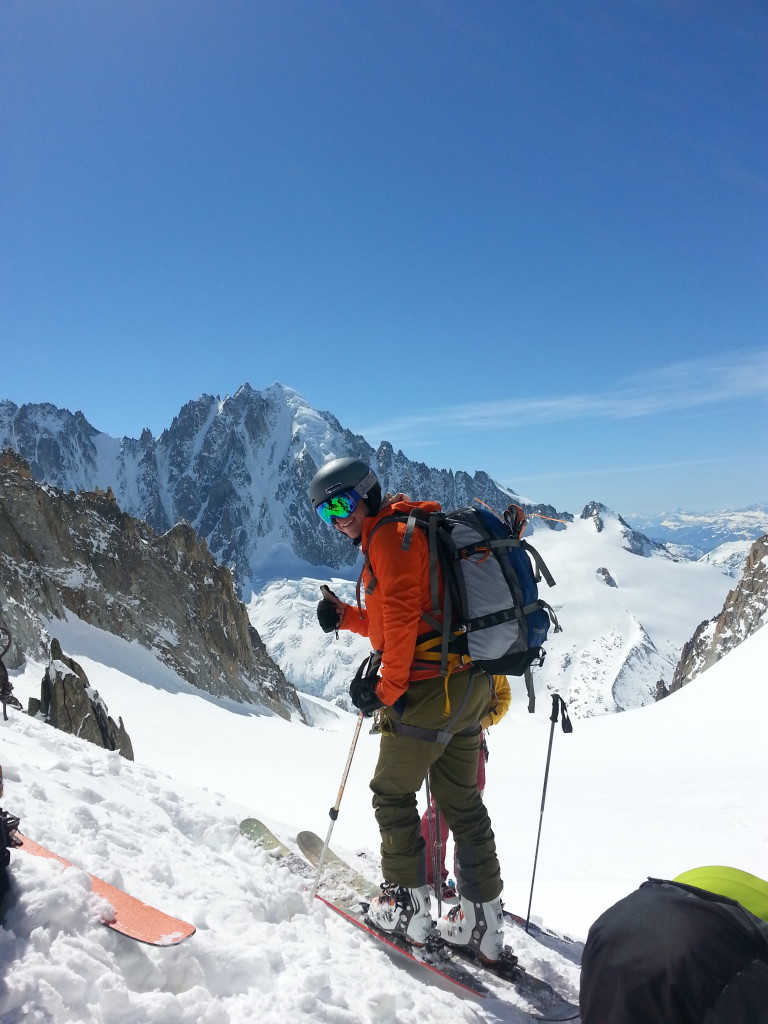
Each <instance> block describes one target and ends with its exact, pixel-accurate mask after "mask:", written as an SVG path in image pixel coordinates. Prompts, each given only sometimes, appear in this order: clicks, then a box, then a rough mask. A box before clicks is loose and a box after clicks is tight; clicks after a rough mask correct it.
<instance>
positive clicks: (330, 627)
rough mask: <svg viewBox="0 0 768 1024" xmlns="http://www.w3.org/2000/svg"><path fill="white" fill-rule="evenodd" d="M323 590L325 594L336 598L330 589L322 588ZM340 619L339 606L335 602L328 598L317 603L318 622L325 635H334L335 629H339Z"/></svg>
mask: <svg viewBox="0 0 768 1024" xmlns="http://www.w3.org/2000/svg"><path fill="white" fill-rule="evenodd" d="M321 589H322V590H323V592H324V593H328V594H331V595H332V596H333V597H336V595H335V594H334V593H333V591H332V590H331V589H330V588H329V587H322V588H321ZM339 618H340V615H339V606H338V605H337V604H336V603H335V602H333V601H330V600H329V599H328V598H327V597H324V598H323V599H322V601H318V602H317V621H318V622H319V623H320V629H322V631H323V632H324V633H333V631H334V630H335V629H338V628H339Z"/></svg>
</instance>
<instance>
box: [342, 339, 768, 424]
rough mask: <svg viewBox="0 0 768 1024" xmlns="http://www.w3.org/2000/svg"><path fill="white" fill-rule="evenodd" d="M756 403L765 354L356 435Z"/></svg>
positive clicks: (439, 413) (429, 414) (490, 404)
mask: <svg viewBox="0 0 768 1024" xmlns="http://www.w3.org/2000/svg"><path fill="white" fill-rule="evenodd" d="M759 397H768V350H759V351H754V350H752V351H748V352H735V353H734V352H730V353H724V354H723V355H722V356H717V357H713V356H709V357H707V358H702V359H699V360H688V361H685V362H678V363H672V364H670V365H668V366H663V367H658V368H655V369H650V370H646V371H644V372H643V373H639V374H635V375H633V376H632V377H630V378H628V379H626V380H624V381H621V382H619V386H617V388H616V389H615V390H613V391H603V392H595V393H594V394H588V393H577V394H571V395H568V394H565V395H558V396H557V397H553V398H521V397H519V396H516V397H514V398H508V399H497V400H495V401H482V402H469V403H467V404H466V405H451V406H436V407H435V408H434V409H425V410H422V411H421V412H419V413H414V414H409V415H407V416H399V417H393V418H392V419H391V420H387V421H381V422H378V423H371V424H367V425H364V426H362V427H361V428H360V433H361V434H363V436H364V437H368V438H386V439H387V440H389V441H395V440H398V439H400V438H401V437H406V436H408V437H412V436H413V432H414V431H417V430H418V431H419V432H421V433H422V435H423V433H424V432H425V431H429V432H430V433H432V434H433V435H434V434H435V433H450V432H453V431H456V430H461V431H467V430H487V429H489V428H492V427H495V426H498V424H499V422H500V421H501V420H503V421H504V422H505V423H506V424H507V426H525V425H527V426H531V425H533V424H537V423H563V422H568V421H570V420H580V419H604V420H620V419H622V420H623V419H638V418H642V417H645V416H659V415H660V414H663V413H674V412H684V411H686V410H692V409H697V408H702V407H704V406H710V405H716V404H721V403H726V402H737V401H744V400H746V399H752V398H759Z"/></svg>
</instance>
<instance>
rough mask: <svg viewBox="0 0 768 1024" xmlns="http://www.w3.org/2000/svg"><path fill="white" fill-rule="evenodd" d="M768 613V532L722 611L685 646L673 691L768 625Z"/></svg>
mask: <svg viewBox="0 0 768 1024" xmlns="http://www.w3.org/2000/svg"><path fill="white" fill-rule="evenodd" d="M767 614H768V534H765V535H763V536H762V537H759V538H758V539H757V540H756V541H755V542H754V544H753V545H752V547H751V548H750V551H749V554H748V555H747V560H746V564H745V567H744V572H743V574H742V577H741V580H740V581H739V584H738V586H736V587H735V588H734V589H733V590H731V591H730V592H729V593H728V596H727V597H726V599H725V601H724V603H723V608H722V611H721V612H720V613H719V614H718V615H716V616H714V617H713V618H712V619H709V620H708V621H706V622H702V623H701V625H700V626H699V627H698V629H697V630H696V632H695V633H694V635H693V637H692V638H691V639H690V640H689V641H688V643H686V644H685V645H684V647H683V650H682V653H681V655H680V661H679V662H678V664H677V667H676V669H675V672H674V675H673V677H672V682H671V684H670V686H669V692H670V693H672V692H674V691H675V690H679V689H680V687H681V686H685V685H686V684H687V683H690V682H691V680H693V679H695V678H696V676H699V675H701V673H702V672H705V671H706V670H707V669H708V668H709V667H710V666H711V665H714V664H715V663H716V662H718V661H719V660H720V659H721V658H722V657H723V656H724V655H725V654H727V653H728V651H730V650H732V649H733V648H734V647H738V645H739V644H740V643H742V641H744V640H746V638H747V637H748V636H751V634H752V633H754V632H755V631H756V630H758V629H760V628H762V627H763V626H764V625H765V621H766V615H767Z"/></svg>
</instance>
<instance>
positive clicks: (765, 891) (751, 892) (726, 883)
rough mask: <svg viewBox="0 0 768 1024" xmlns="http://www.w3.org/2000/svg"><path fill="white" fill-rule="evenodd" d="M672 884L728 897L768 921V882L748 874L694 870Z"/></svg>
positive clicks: (720, 870)
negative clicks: (679, 884)
mask: <svg viewBox="0 0 768 1024" xmlns="http://www.w3.org/2000/svg"><path fill="white" fill-rule="evenodd" d="M672 881H673V882H682V883H683V885H694V886H696V888H697V889H706V891H707V892H715V893H717V894H718V896H727V897H728V898H729V899H732V900H736V901H737V902H738V903H740V904H741V905H742V907H746V909H747V910H748V911H750V913H752V914H754V915H755V917H760V918H762V920H763V921H768V882H766V881H765V880H764V879H762V878H758V877H757V875H750V874H749V872H748V871H740V870H739V869H738V868H726V867H722V866H717V867H705V868H692V869H691V870H690V871H684V872H683V873H682V875H678V876H677V878H673V879H672Z"/></svg>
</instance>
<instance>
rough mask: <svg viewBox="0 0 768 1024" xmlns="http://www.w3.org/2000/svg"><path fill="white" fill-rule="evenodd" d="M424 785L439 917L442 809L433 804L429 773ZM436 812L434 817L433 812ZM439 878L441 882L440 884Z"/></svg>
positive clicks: (440, 910) (441, 897) (440, 903)
mask: <svg viewBox="0 0 768 1024" xmlns="http://www.w3.org/2000/svg"><path fill="white" fill-rule="evenodd" d="M424 785H425V786H426V788H427V834H428V835H429V845H430V847H431V848H432V888H433V889H434V890H435V899H436V900H437V916H438V918H440V917H441V916H442V906H443V875H442V870H441V867H440V865H441V864H442V857H441V856H440V854H441V852H442V846H443V841H442V836H441V835H440V809H439V807H437V805H436V804H433V803H432V793H431V792H430V786H429V772H427V774H426V775H425V776H424ZM433 811H434V817H433V815H432V812H433ZM438 876H439V878H440V881H439V883H438Z"/></svg>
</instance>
